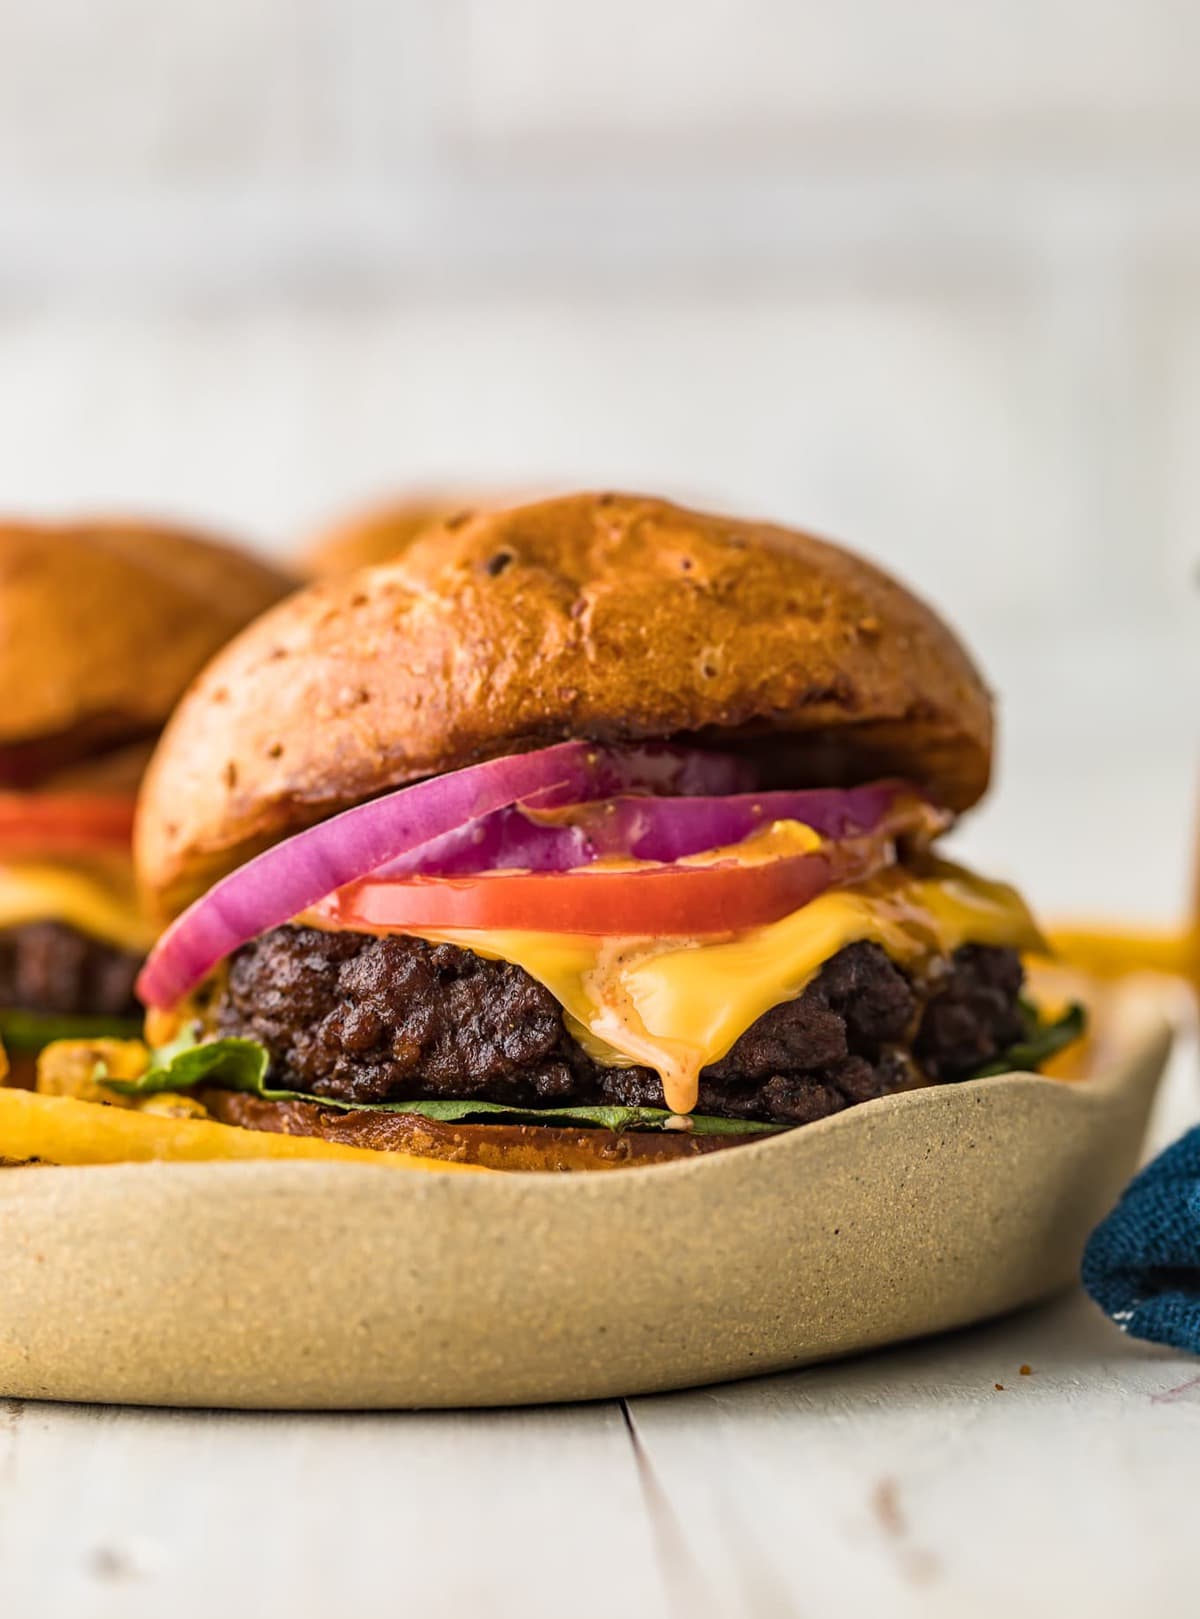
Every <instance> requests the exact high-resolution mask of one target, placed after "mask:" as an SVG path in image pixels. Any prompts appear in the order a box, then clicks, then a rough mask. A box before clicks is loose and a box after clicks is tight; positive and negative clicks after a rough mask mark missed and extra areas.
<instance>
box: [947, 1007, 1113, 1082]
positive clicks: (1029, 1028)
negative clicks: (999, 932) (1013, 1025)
mask: <svg viewBox="0 0 1200 1619" xmlns="http://www.w3.org/2000/svg"><path fill="white" fill-rule="evenodd" d="M1021 1011H1022V1012H1023V1013H1024V1015H1025V1026H1026V1034H1025V1038H1024V1039H1023V1040H1018V1041H1017V1043H1016V1045H1013V1046H1009V1048H1008V1050H1007V1051H1006V1052H1004V1053H1003V1054H1002V1055H1001V1056H999V1057H997V1058H996V1059H995V1061H993V1062H989V1063H985V1064H984V1065H983V1067H982V1068H977V1069H976V1070H975V1072H974V1073H973V1074H971V1075H970V1076H969V1077H970V1078H971V1079H989V1078H990V1077H991V1076H992V1075H993V1074H1012V1073H1027V1072H1028V1073H1036V1072H1037V1070H1038V1068H1039V1067H1040V1066H1041V1064H1042V1063H1044V1062H1045V1061H1046V1060H1047V1058H1049V1057H1053V1056H1054V1055H1055V1053H1056V1052H1059V1051H1062V1050H1063V1049H1064V1048H1065V1047H1066V1046H1069V1045H1071V1043H1072V1042H1073V1041H1075V1040H1078V1039H1079V1038H1080V1036H1081V1035H1082V1034H1083V1031H1084V1029H1085V1028H1086V1027H1087V1013H1086V1012H1085V1011H1084V1009H1083V1007H1082V1006H1080V1004H1079V1003H1078V1001H1076V1002H1075V1003H1074V1005H1072V1006H1069V1007H1068V1008H1067V1010H1066V1011H1065V1012H1064V1013H1063V1015H1062V1017H1060V1018H1059V1019H1058V1020H1057V1022H1054V1023H1043V1022H1042V1017H1041V1013H1040V1012H1039V1011H1038V1009H1037V1007H1036V1006H1034V1005H1033V1003H1032V1002H1031V1001H1022V1002H1021Z"/></svg>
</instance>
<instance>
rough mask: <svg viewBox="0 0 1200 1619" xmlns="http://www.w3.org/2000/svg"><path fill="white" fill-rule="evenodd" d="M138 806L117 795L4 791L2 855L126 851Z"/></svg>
mask: <svg viewBox="0 0 1200 1619" xmlns="http://www.w3.org/2000/svg"><path fill="white" fill-rule="evenodd" d="M133 808H134V801H133V799H132V798H130V797H128V796H126V795H124V794H117V793H0V854H13V853H20V854H47V853H55V852H58V853H66V852H69V851H73V850H74V851H83V852H86V851H87V850H89V849H113V848H118V849H126V848H128V847H129V841H130V839H131V837H132V836H133Z"/></svg>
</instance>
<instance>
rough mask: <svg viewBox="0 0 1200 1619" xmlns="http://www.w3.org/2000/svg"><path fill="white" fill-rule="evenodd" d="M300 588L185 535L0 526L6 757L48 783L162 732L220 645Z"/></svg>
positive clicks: (0, 743)
mask: <svg viewBox="0 0 1200 1619" xmlns="http://www.w3.org/2000/svg"><path fill="white" fill-rule="evenodd" d="M292 588H294V581H293V580H291V579H290V578H289V577H288V576H287V575H285V574H284V573H282V572H280V571H279V570H278V569H276V568H273V567H270V566H269V565H268V564H267V563H265V562H261V561H258V560H256V559H255V558H254V557H251V556H248V555H247V554H246V553H245V552H242V551H238V550H235V549H233V548H232V547H229V546H226V545H223V544H221V543H219V542H217V541H215V540H211V539H208V538H205V537H203V536H201V535H199V534H196V533H192V532H190V531H187V530H182V529H175V528H168V527H155V526H151V525H148V524H144V523H135V522H123V521H120V520H117V519H102V520H99V521H96V522H90V523H79V524H70V525H65V524H64V525H58V524H49V523H44V524H43V523H19V524H18V523H6V524H0V692H2V693H3V696H4V702H3V704H2V705H0V750H3V751H4V753H5V754H6V755H7V756H8V759H9V762H10V764H12V765H13V773H14V774H20V769H19V766H20V763H21V761H22V760H24V761H25V763H26V765H27V766H28V768H27V769H26V771H25V774H26V775H27V776H28V777H31V778H33V779H36V778H37V776H38V775H40V774H44V773H47V772H48V771H50V770H53V769H56V768H58V767H60V766H62V765H68V766H69V765H71V764H73V763H76V762H77V761H79V760H81V759H86V758H87V757H88V756H89V755H92V754H94V753H96V752H97V751H99V750H101V749H104V748H109V747H113V746H116V745H118V744H121V743H125V742H133V741H138V740H142V739H144V738H147V737H149V736H152V735H153V734H155V733H156V732H157V731H158V730H160V729H161V727H162V725H163V723H164V721H165V720H166V718H167V715H168V714H169V713H170V712H171V710H172V708H173V707H174V706H175V703H176V702H177V701H178V699H179V697H180V695H181V694H182V692H183V689H184V687H185V686H186V685H187V683H188V681H189V680H191V678H192V676H193V675H195V674H196V672H197V671H198V670H199V669H200V668H201V667H202V666H203V664H204V663H206V662H207V660H208V659H209V658H210V657H211V656H212V654H213V653H214V652H215V651H216V650H217V649H218V647H220V646H222V645H224V643H225V642H226V641H228V639H229V638H230V636H231V635H233V634H234V633H235V632H236V631H237V630H239V629H240V628H241V627H242V626H243V625H244V624H246V623H248V622H249V621H250V620H251V619H252V618H254V617H256V616H257V615H258V614H259V613H261V612H262V611H263V610H264V609H265V608H267V607H269V606H271V605H272V604H273V603H274V602H276V601H278V600H279V599H280V597H281V596H283V595H284V594H286V592H287V591H288V590H290V589H292ZM13 761H16V762H15V763H13Z"/></svg>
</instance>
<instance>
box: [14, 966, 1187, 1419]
mask: <svg viewBox="0 0 1200 1619" xmlns="http://www.w3.org/2000/svg"><path fill="white" fill-rule="evenodd" d="M1110 1012H1111V1015H1110V1017H1109V1019H1108V1027H1107V1034H1106V1041H1107V1045H1108V1056H1107V1058H1106V1060H1105V1061H1104V1063H1103V1065H1102V1069H1101V1071H1100V1072H1099V1073H1098V1075H1097V1077H1095V1078H1092V1079H1089V1080H1087V1081H1084V1082H1078V1083H1065V1082H1062V1081H1055V1080H1049V1079H1043V1078H1038V1077H1036V1076H1033V1075H1024V1074H1016V1075H1005V1076H1003V1077H1002V1078H998V1079H990V1080H980V1081H976V1082H974V1083H971V1084H968V1085H961V1086H956V1087H955V1086H951V1087H946V1088H942V1089H931V1090H924V1091H915V1092H911V1093H909V1094H906V1095H902V1096H897V1097H890V1098H887V1099H884V1100H881V1101H878V1102H871V1103H869V1104H867V1105H866V1106H863V1107H858V1108H854V1109H852V1110H851V1111H849V1112H847V1113H843V1114H841V1115H839V1116H838V1117H836V1118H832V1119H827V1120H825V1121H823V1122H822V1123H820V1124H817V1125H813V1126H810V1127H809V1128H807V1129H804V1130H798V1131H795V1132H794V1133H791V1134H788V1135H784V1136H776V1137H774V1138H772V1139H770V1140H767V1141H764V1142H762V1143H760V1144H757V1145H755V1146H750V1147H739V1148H737V1149H736V1150H734V1151H730V1152H726V1153H718V1154H716V1155H714V1156H712V1157H707V1158H701V1159H694V1160H692V1161H690V1162H686V1163H679V1164H673V1165H668V1166H665V1167H659V1168H650V1169H640V1170H628V1171H622V1172H619V1173H614V1174H605V1175H591V1176H588V1175H582V1176H553V1175H470V1176H441V1175H397V1174H394V1173H390V1172H388V1171H385V1170H377V1169H374V1168H371V1167H370V1166H367V1167H360V1166H358V1165H354V1164H304V1163H278V1162H276V1163H245V1164H212V1165H208V1164H195V1165H188V1164H180V1165H162V1166H157V1165H130V1166H124V1165H122V1166H115V1167H105V1168H88V1169H25V1170H11V1171H8V1172H6V1173H5V1172H0V1393H2V1394H6V1395H10V1396H12V1395H15V1396H27V1397H42V1396H45V1397H49V1398H53V1399H65V1400H104V1401H136V1402H142V1403H147V1402H148V1403H154V1404H166V1405H211V1406H298V1407H335V1406H351V1407H381V1406H422V1405H424V1406H447V1405H451V1406H452V1405H497V1404H509V1403H518V1402H530V1401H540V1400H575V1399H590V1398H593V1397H596V1396H603V1395H617V1394H632V1393H635V1392H640V1391H646V1390H654V1389H668V1388H680V1387H683V1386H685V1385H687V1384H694V1383H705V1382H710V1381H713V1380H717V1379H721V1378H732V1377H741V1376H744V1375H746V1374H748V1373H753V1372H766V1371H773V1370H778V1369H780V1368H783V1367H788V1366H797V1365H800V1364H802V1363H804V1362H806V1361H813V1360H819V1359H822V1358H825V1357H829V1356H833V1355H844V1354H848V1353H850V1352H852V1351H854V1350H859V1349H865V1348H868V1347H871V1346H873V1345H878V1344H885V1343H890V1342H892V1341H894V1340H896V1339H901V1338H909V1337H912V1336H914V1335H916V1334H919V1333H928V1332H934V1331H938V1330H941V1329H943V1328H946V1327H954V1326H960V1325H962V1324H964V1323H966V1322H970V1321H977V1320H980V1319H981V1318H983V1317H985V1316H989V1315H993V1314H995V1313H996V1312H998V1311H1002V1310H1008V1309H1012V1308H1013V1307H1014V1306H1016V1305H1021V1304H1026V1303H1028V1302H1030V1301H1031V1300H1034V1299H1037V1298H1040V1297H1042V1296H1043V1295H1045V1294H1047V1293H1050V1292H1052V1291H1053V1290H1055V1289H1056V1288H1060V1287H1062V1286H1063V1285H1064V1284H1065V1283H1067V1282H1068V1281H1069V1280H1070V1278H1071V1277H1072V1276H1073V1274H1074V1273H1075V1270H1076V1267H1077V1264H1078V1261H1079V1255H1080V1251H1081V1248H1082V1245H1083V1242H1084V1239H1085V1237H1086V1235H1087V1233H1088V1231H1089V1230H1090V1229H1091V1227H1092V1226H1093V1225H1094V1224H1095V1222H1096V1221H1097V1220H1098V1219H1099V1218H1100V1216H1101V1215H1102V1214H1103V1213H1104V1212H1105V1210H1106V1209H1107V1208H1108V1207H1109V1206H1110V1205H1111V1204H1112V1202H1113V1201H1114V1199H1115V1198H1116V1196H1117V1194H1118V1192H1119V1191H1120V1189H1121V1187H1122V1185H1123V1183H1124V1182H1125V1180H1126V1179H1127V1178H1128V1176H1129V1174H1130V1172H1131V1171H1132V1169H1133V1168H1134V1165H1135V1161H1136V1159H1137V1155H1138V1149H1139V1145H1140V1142H1141V1139H1142V1134H1143V1129H1144V1126H1145V1122H1146V1115H1147V1111H1148V1109H1149V1106H1150V1102H1151V1099H1152V1097H1153V1093H1154V1089H1155V1086H1156V1084H1157V1082H1158V1078H1159V1076H1160V1074H1161V1072H1162V1068H1163V1065H1164V1062H1165V1059H1166V1055H1167V1050H1168V1047H1169V1043H1170V1035H1169V1031H1168V1027H1167V1024H1166V1021H1165V1018H1164V1014H1163V1009H1162V1003H1161V998H1160V997H1159V996H1157V995H1156V994H1155V993H1154V992H1153V991H1152V990H1151V989H1149V988H1145V987H1143V988H1142V989H1138V990H1135V989H1132V988H1130V989H1125V990H1121V991H1118V992H1116V993H1115V995H1114V1001H1113V1004H1112V1007H1111V1008H1110Z"/></svg>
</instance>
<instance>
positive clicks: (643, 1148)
mask: <svg viewBox="0 0 1200 1619" xmlns="http://www.w3.org/2000/svg"><path fill="white" fill-rule="evenodd" d="M199 1100H200V1101H201V1102H202V1103H203V1104H204V1108H205V1111H206V1112H207V1113H208V1114H209V1116H210V1117H211V1118H214V1119H217V1120H219V1121H220V1122H221V1123H222V1124H235V1125H238V1126H240V1127H241V1128H242V1129H245V1130H269V1131H273V1132H275V1133H276V1134H280V1135H289V1136H320V1137H321V1138H322V1139H323V1140H325V1141H337V1142H340V1143H342V1145H343V1146H347V1147H370V1148H372V1149H373V1150H374V1151H376V1152H405V1153H411V1154H413V1155H415V1156H416V1157H419V1158H440V1159H443V1160H446V1161H448V1162H450V1163H456V1164H479V1165H481V1166H482V1167H483V1168H484V1169H508V1170H579V1169H625V1168H627V1167H629V1166H633V1165H641V1164H665V1163H673V1162H675V1161H676V1160H678V1159H680V1158H695V1157H698V1156H699V1155H700V1154H702V1153H709V1152H718V1151H720V1149H721V1148H722V1147H738V1146H742V1145H744V1144H746V1143H747V1142H751V1141H760V1140H761V1139H762V1137H761V1136H760V1135H759V1134H757V1133H754V1134H747V1135H732V1136H725V1135H693V1134H692V1133H691V1132H690V1131H687V1130H653V1131H637V1130H596V1129H592V1128H589V1127H584V1126H578V1127H575V1128H571V1127H567V1128H563V1127H560V1126H551V1125H546V1124H451V1123H447V1122H445V1121H444V1120H441V1119H427V1118H424V1117H423V1116H422V1115H421V1114H419V1113H385V1112H382V1111H380V1112H373V1111H369V1110H366V1109H363V1110H361V1111H356V1112H354V1113H343V1112H341V1111H340V1110H338V1109H337V1108H330V1107H319V1106H318V1105H317V1104H315V1103H313V1102H266V1101H264V1100H263V1099H262V1098H261V1097H258V1096H247V1095H244V1094H243V1093H242V1092H240V1091H223V1090H216V1089H210V1090H204V1091H201V1092H200V1093H199Z"/></svg>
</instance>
